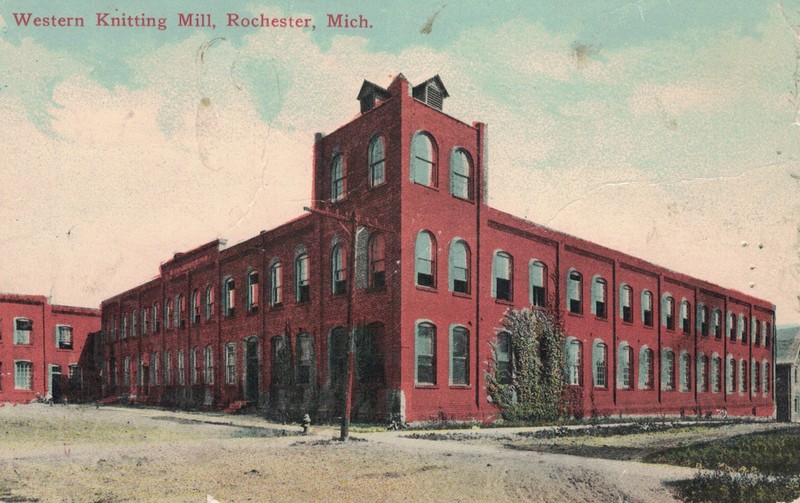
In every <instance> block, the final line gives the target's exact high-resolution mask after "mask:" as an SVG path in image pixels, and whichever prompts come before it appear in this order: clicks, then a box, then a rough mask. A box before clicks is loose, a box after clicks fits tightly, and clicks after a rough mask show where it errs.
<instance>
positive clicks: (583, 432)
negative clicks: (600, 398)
mask: <svg viewBox="0 0 800 503" xmlns="http://www.w3.org/2000/svg"><path fill="white" fill-rule="evenodd" d="M724 424H725V423H703V424H701V425H694V424H685V423H671V422H658V421H636V422H633V423H628V424H615V425H609V426H601V425H598V424H593V425H590V426H586V427H580V428H567V427H566V426H559V427H557V428H547V429H544V430H538V431H521V432H519V433H517V435H519V436H520V437H527V438H545V439H546V438H570V437H617V436H624V435H637V434H640V433H657V432H661V431H673V432H675V433H678V432H687V431H692V430H695V429H698V428H709V427H711V428H718V427H720V426H723V425H724Z"/></svg>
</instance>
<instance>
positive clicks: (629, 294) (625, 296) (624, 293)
mask: <svg viewBox="0 0 800 503" xmlns="http://www.w3.org/2000/svg"><path fill="white" fill-rule="evenodd" d="M619 317H620V318H622V321H624V322H626V323H633V290H632V289H631V287H629V286H628V285H624V284H623V285H621V286H620V287H619Z"/></svg>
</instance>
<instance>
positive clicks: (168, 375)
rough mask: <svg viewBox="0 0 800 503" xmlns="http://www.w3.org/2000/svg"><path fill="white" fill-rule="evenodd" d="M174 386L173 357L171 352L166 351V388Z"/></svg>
mask: <svg viewBox="0 0 800 503" xmlns="http://www.w3.org/2000/svg"><path fill="white" fill-rule="evenodd" d="M171 384H172V356H171V355H170V352H169V351H164V386H170V385H171Z"/></svg>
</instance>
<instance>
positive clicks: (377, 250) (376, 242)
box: [367, 232, 386, 288]
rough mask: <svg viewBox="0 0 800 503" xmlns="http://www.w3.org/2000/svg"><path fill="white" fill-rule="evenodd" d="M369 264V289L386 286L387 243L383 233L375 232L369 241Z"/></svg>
mask: <svg viewBox="0 0 800 503" xmlns="http://www.w3.org/2000/svg"><path fill="white" fill-rule="evenodd" d="M367 263H368V267H369V276H368V280H367V285H368V287H369V288H383V287H385V286H386V242H385V240H384V237H383V233H381V232H373V233H372V234H370V236H369V240H368V241H367Z"/></svg>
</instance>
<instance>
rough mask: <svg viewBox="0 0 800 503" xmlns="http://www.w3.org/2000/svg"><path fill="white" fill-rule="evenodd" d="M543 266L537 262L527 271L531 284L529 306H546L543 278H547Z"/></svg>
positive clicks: (532, 263)
mask: <svg viewBox="0 0 800 503" xmlns="http://www.w3.org/2000/svg"><path fill="white" fill-rule="evenodd" d="M546 271H547V269H546V268H545V265H544V264H543V263H541V262H539V261H538V260H534V261H533V262H531V264H530V268H529V271H528V273H529V274H528V275H529V278H528V279H529V281H530V284H531V299H530V300H531V306H533V307H545V306H546V305H547V291H546V290H545V278H546V277H547V272H546Z"/></svg>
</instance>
